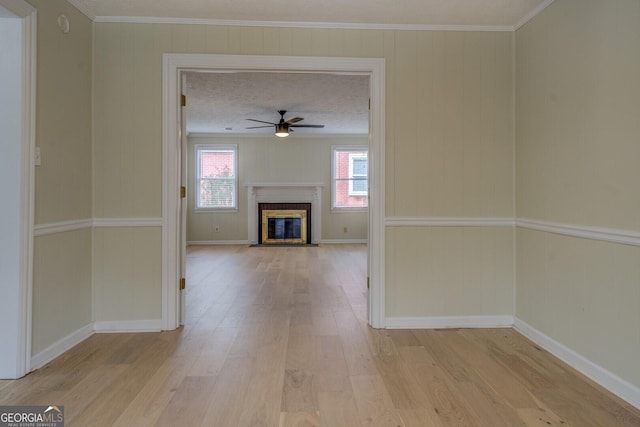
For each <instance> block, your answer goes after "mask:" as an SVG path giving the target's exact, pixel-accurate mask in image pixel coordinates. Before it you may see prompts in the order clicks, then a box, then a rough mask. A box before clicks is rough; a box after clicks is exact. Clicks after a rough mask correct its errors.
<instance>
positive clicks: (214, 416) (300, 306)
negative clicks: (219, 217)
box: [0, 245, 640, 427]
mask: <svg viewBox="0 0 640 427" xmlns="http://www.w3.org/2000/svg"><path fill="white" fill-rule="evenodd" d="M187 283H188V287H187V289H188V296H187V322H186V325H185V326H184V327H183V328H180V329H179V330H176V331H169V332H161V333H144V334H96V335H93V336H92V337H90V338H89V339H87V340H86V341H84V342H83V343H81V344H80V345H78V346H76V347H75V348H73V349H72V350H70V351H68V352H67V353H65V354H63V355H62V356H60V357H59V358H57V359H56V360H54V361H53V362H51V363H49V364H48V365H46V366H44V367H43V368H41V369H39V370H38V371H36V372H33V373H31V374H30V375H28V376H26V377H25V378H22V379H20V380H14V381H0V405H16V404H32V405H50V404H57V405H64V406H65V412H66V421H67V423H66V425H67V426H112V425H115V426H152V425H160V426H331V427H333V426H336V427H342V426H346V427H356V426H363V427H364V426H385V427H396V426H403V427H409V426H419V427H425V426H438V427H440V426H490V427H496V426H575V427H583V426H607V427H609V426H640V411H638V410H637V409H635V408H633V407H631V406H630V405H628V404H626V403H625V402H623V401H621V400H619V399H618V398H616V397H615V396H613V395H611V394H610V393H608V392H606V391H605V390H603V389H602V388H600V387H599V386H597V385H595V384H594V383H592V382H590V381H589V380H587V379H585V378H584V377H583V376H581V375H580V374H578V373H576V372H575V371H574V370H572V369H571V368H569V367H568V366H566V365H565V364H563V363H561V362H560V361H558V360H557V359H556V358H554V357H553V356H551V355H550V354H549V353H547V352H545V351H544V350H541V349H540V348H539V347H537V346H536V345H534V344H533V343H531V342H530V341H528V340H527V339H525V338H524V337H522V336H521V335H519V334H518V333H517V332H515V331H513V330H511V329H460V330H374V329H371V328H369V327H368V326H367V323H366V302H367V300H366V247H365V246H364V245H321V246H320V247H315V248H311V247H304V248H292V247H287V248H284V247H278V248H268V247H267V248H265V247H253V248H249V247H246V246H215V247H204V246H203V247H191V248H189V251H188V275H187Z"/></svg>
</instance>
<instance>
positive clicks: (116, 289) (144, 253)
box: [93, 227, 162, 321]
mask: <svg viewBox="0 0 640 427" xmlns="http://www.w3.org/2000/svg"><path fill="white" fill-rule="evenodd" d="M161 241H162V236H161V230H160V228H159V227H135V228H127V227H123V228H96V229H95V230H94V245H93V259H94V271H93V283H94V285H93V286H94V310H95V312H94V320H95V321H109V320H122V321H126V320H145V319H160V317H161V288H162V283H161V250H162V246H161Z"/></svg>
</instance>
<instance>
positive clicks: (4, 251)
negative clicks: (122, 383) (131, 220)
mask: <svg viewBox="0 0 640 427" xmlns="http://www.w3.org/2000/svg"><path fill="white" fill-rule="evenodd" d="M35 31H36V11H35V9H34V8H33V7H32V6H31V5H29V4H28V3H26V2H24V1H22V0H19V1H13V2H7V1H4V0H0V81H1V85H2V86H1V87H0V93H1V94H2V99H3V104H2V106H0V129H2V145H1V146H0V187H1V190H0V193H1V194H2V195H3V201H4V202H5V206H4V208H3V209H2V212H0V236H2V239H0V271H2V272H3V275H2V278H1V279H0V281H1V285H2V286H1V288H2V298H0V323H2V325H3V327H2V329H1V330H0V342H2V343H3V351H2V352H1V353H0V378H19V377H21V376H23V375H25V374H26V373H28V372H29V371H30V367H31V277H32V267H33V228H34V226H33V222H34V220H33V219H34V215H33V207H34V202H33V200H34V165H33V162H32V159H33V151H34V148H35V137H34V136H35V72H36V70H35V52H36V38H35Z"/></svg>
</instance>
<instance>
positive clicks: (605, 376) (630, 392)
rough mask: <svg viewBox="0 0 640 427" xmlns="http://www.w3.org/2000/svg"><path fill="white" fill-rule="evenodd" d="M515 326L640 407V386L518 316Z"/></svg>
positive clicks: (532, 339) (616, 393)
mask: <svg viewBox="0 0 640 427" xmlns="http://www.w3.org/2000/svg"><path fill="white" fill-rule="evenodd" d="M514 328H515V329H516V330H517V331H518V332H520V333H521V334H522V335H524V336H525V337H527V338H529V339H530V340H531V341H533V342H535V343H536V344H538V345H539V346H540V347H542V348H544V349H545V350H547V351H549V352H550V353H551V354H553V355H554V356H556V357H557V358H559V359H560V360H562V361H563V362H565V363H566V364H568V365H569V366H572V367H573V368H575V369H576V370H578V371H580V372H581V373H582V374H583V375H585V376H587V377H589V378H590V379H592V380H593V381H595V382H596V383H598V384H600V385H601V386H602V387H604V388H606V389H607V390H609V391H610V392H611V393H613V394H615V395H616V396H618V397H620V398H621V399H624V400H625V401H627V402H629V403H630V404H631V405H633V406H635V407H636V408H638V409H640V388H639V387H637V386H635V385H633V384H631V383H629V382H627V381H625V380H624V379H622V378H620V377H618V376H617V375H615V374H614V373H612V372H609V371H608V370H606V369H604V368H603V367H601V366H599V365H596V364H595V363H593V362H592V361H590V360H589V359H587V358H586V357H584V356H582V355H581V354H579V353H577V352H575V351H574V350H572V349H570V348H569V347H567V346H565V345H564V344H561V343H559V342H558V341H556V340H554V339H553V338H551V337H549V336H547V335H545V334H544V333H542V332H540V331H539V330H537V329H535V328H534V327H533V326H531V325H529V324H527V323H526V322H524V321H522V320H520V319H518V318H517V317H516V318H515V319H514Z"/></svg>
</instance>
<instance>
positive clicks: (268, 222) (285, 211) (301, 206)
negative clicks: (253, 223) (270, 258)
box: [258, 203, 311, 245]
mask: <svg viewBox="0 0 640 427" xmlns="http://www.w3.org/2000/svg"><path fill="white" fill-rule="evenodd" d="M258 215H259V221H258V224H259V230H258V236H259V243H260V244H263V245H279V244H300V245H306V244H308V243H310V242H311V203H260V204H259V205H258Z"/></svg>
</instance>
